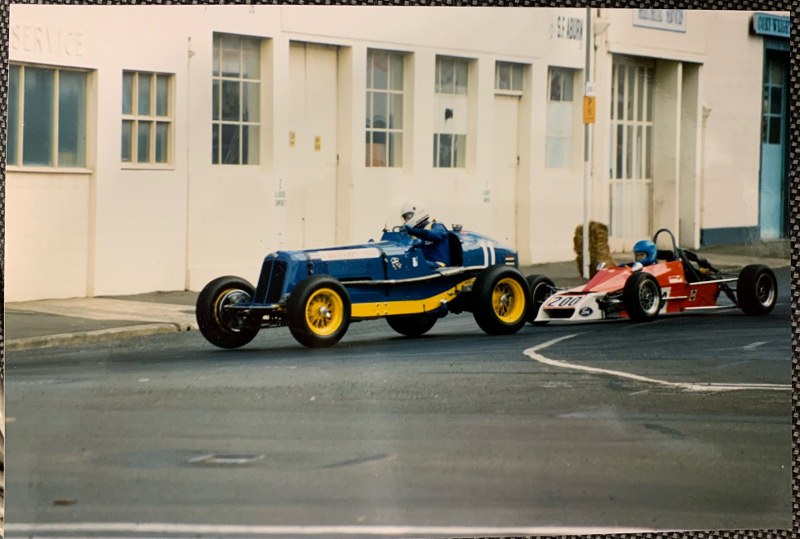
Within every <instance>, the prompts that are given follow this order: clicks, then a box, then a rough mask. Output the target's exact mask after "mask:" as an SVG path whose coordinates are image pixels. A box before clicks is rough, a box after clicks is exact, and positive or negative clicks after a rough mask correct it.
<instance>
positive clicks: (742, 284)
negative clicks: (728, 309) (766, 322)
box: [736, 264, 778, 316]
mask: <svg viewBox="0 0 800 539" xmlns="http://www.w3.org/2000/svg"><path fill="white" fill-rule="evenodd" d="M777 299H778V281H777V279H775V274H774V273H773V272H772V270H771V269H769V268H768V267H767V266H764V265H762V264H752V265H750V266H745V267H744V268H742V271H741V272H739V279H738V281H737V283H736V300H737V302H738V303H739V308H740V309H742V311H744V313H745V314H748V315H752V316H761V315H765V314H768V313H769V312H771V311H772V309H773V308H775V302H776V301H777Z"/></svg>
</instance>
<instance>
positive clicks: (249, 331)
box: [195, 276, 260, 348]
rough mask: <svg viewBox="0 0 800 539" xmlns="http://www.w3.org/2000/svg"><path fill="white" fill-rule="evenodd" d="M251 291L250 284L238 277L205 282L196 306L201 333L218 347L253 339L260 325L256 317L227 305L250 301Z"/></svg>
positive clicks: (247, 341) (230, 346) (236, 346)
mask: <svg viewBox="0 0 800 539" xmlns="http://www.w3.org/2000/svg"><path fill="white" fill-rule="evenodd" d="M253 293H254V288H253V285H251V284H250V283H248V282H247V281H245V280H244V279H241V278H239V277H232V276H226V277H219V278H217V279H214V280H213V281H211V282H210V283H208V284H207V285H206V286H205V287H204V288H203V290H202V291H201V292H200V295H199V296H198V297H197V305H196V307H195V316H196V317H197V325H198V327H199V328H200V333H202V334H203V337H205V338H206V340H207V341H208V342H210V343H211V344H213V345H214V346H219V347H220V348H239V347H241V346H244V345H245V344H247V343H249V342H250V341H252V340H253V339H254V338H255V336H256V334H257V333H258V330H259V329H260V326H259V321H258V320H254V319H250V318H248V317H246V316H245V315H243V314H241V313H237V312H235V311H231V310H229V309H226V307H228V306H231V305H239V304H242V303H250V301H252V298H253Z"/></svg>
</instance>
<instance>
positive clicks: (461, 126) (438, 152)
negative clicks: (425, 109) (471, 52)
mask: <svg viewBox="0 0 800 539" xmlns="http://www.w3.org/2000/svg"><path fill="white" fill-rule="evenodd" d="M468 93H469V60H466V59H463V58H452V57H448V56H437V57H436V97H437V103H438V107H437V111H438V112H437V113H438V114H440V117H439V118H438V119H437V120H436V123H435V125H434V129H435V131H436V132H435V133H434V134H433V166H434V168H464V167H466V159H467V125H468V123H467V114H468V101H467V95H468Z"/></svg>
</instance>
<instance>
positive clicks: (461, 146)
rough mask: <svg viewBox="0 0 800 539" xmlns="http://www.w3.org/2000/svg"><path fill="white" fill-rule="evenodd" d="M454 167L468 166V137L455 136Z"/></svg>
mask: <svg viewBox="0 0 800 539" xmlns="http://www.w3.org/2000/svg"><path fill="white" fill-rule="evenodd" d="M453 152H454V153H453V166H456V167H459V168H464V167H466V166H467V136H466V135H455V148H454V149H453Z"/></svg>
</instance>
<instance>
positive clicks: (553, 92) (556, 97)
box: [550, 67, 562, 101]
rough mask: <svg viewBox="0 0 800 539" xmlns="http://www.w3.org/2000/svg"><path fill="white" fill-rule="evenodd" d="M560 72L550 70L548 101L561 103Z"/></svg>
mask: <svg viewBox="0 0 800 539" xmlns="http://www.w3.org/2000/svg"><path fill="white" fill-rule="evenodd" d="M561 78H562V75H561V72H560V71H559V70H558V69H554V68H552V67H551V68H550V101H561V99H562V97H561V88H562V84H561Z"/></svg>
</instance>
